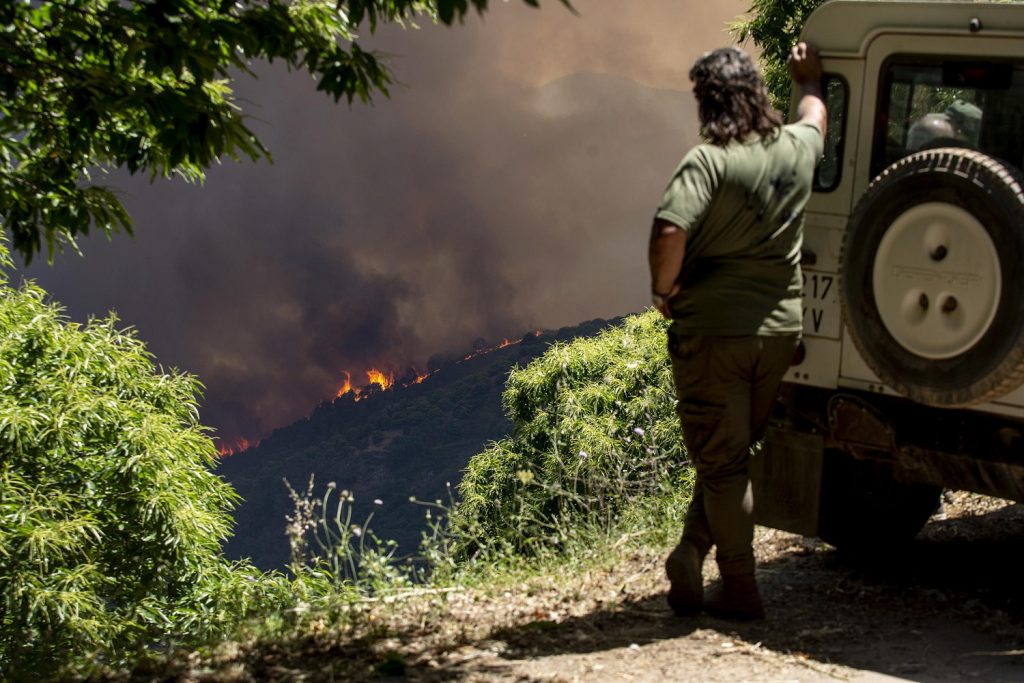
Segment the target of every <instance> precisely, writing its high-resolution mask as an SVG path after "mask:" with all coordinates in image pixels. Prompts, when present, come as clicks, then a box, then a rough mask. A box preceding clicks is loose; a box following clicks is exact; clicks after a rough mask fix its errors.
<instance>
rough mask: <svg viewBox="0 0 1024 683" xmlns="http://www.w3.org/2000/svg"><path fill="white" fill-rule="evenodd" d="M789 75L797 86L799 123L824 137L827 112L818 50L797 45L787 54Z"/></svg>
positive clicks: (801, 44) (804, 45)
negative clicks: (815, 129)
mask: <svg viewBox="0 0 1024 683" xmlns="http://www.w3.org/2000/svg"><path fill="white" fill-rule="evenodd" d="M789 73H790V75H791V76H792V77H793V81H794V82H795V83H796V86H797V97H798V98H799V99H798V101H797V105H796V115H797V117H798V118H799V122H800V123H810V124H811V125H813V126H815V127H816V128H817V129H818V130H819V131H821V136H822V137H823V138H824V137H825V132H826V128H827V127H828V110H827V109H826V108H825V97H824V95H823V94H822V90H821V80H822V71H821V57H819V56H818V48H816V47H814V46H813V45H808V44H807V43H797V44H796V45H794V46H793V49H792V50H790V53H789Z"/></svg>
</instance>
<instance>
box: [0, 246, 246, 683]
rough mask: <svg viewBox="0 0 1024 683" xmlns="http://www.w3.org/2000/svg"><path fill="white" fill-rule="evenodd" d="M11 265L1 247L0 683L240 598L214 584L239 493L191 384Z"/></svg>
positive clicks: (108, 656)
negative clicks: (222, 472) (225, 475)
mask: <svg viewBox="0 0 1024 683" xmlns="http://www.w3.org/2000/svg"><path fill="white" fill-rule="evenodd" d="M9 267H10V262H9V259H8V257H7V252H6V249H5V247H4V245H3V244H2V242H0V678H3V677H4V675H7V676H10V677H12V678H17V677H20V675H22V674H24V673H25V672H26V671H31V672H32V673H33V674H34V675H43V673H44V672H47V671H50V670H56V669H57V668H58V667H60V666H61V665H62V663H64V662H67V661H70V660H71V659H73V658H75V657H79V656H82V655H83V654H84V653H90V654H91V653H99V655H98V656H99V657H100V660H101V661H103V660H106V661H112V660H116V659H117V658H118V657H119V656H122V655H124V654H125V653H126V652H128V651H131V650H138V649H141V648H145V647H148V646H151V645H152V644H153V643H155V642H157V641H158V640H159V639H160V638H161V637H163V636H164V635H165V634H167V633H170V632H173V631H174V630H175V626H176V624H175V621H176V620H181V619H185V620H186V621H187V620H190V619H191V620H192V621H193V622H195V623H194V624H193V626H194V627H195V630H196V631H197V632H202V631H203V630H204V629H205V628H207V627H208V626H209V624H210V623H211V622H210V619H211V618H212V619H213V621H216V620H217V618H218V617H217V616H216V615H213V616H210V615H207V616H206V617H204V616H203V615H202V612H203V609H204V608H203V604H202V603H203V602H204V601H206V602H207V603H209V604H212V603H213V602H217V600H220V601H221V602H222V603H223V598H224V594H225V592H228V593H232V594H233V596H234V597H233V599H236V601H237V600H241V601H242V602H245V601H246V600H247V599H248V597H247V595H246V594H245V591H246V590H247V589H246V588H245V586H244V585H235V586H234V587H232V585H231V584H230V582H228V583H225V581H224V579H225V577H226V576H227V575H228V573H229V572H228V571H227V570H228V569H230V566H229V565H227V564H226V563H225V562H224V561H223V559H222V558H221V557H220V553H219V543H220V541H221V539H222V538H223V537H224V536H225V535H226V534H227V533H228V531H229V527H230V523H231V520H230V517H229V515H228V511H229V509H230V507H231V505H232V503H233V501H234V499H235V495H234V493H233V491H232V490H231V489H230V487H229V486H227V485H226V484H224V483H223V482H222V481H221V480H220V479H219V478H218V477H216V476H215V475H213V474H212V473H211V471H210V466H211V464H212V462H213V458H214V457H215V455H216V450H215V448H214V445H213V443H212V441H211V439H210V438H209V437H208V435H207V433H206V430H205V429H204V428H203V427H202V426H200V424H199V421H198V412H197V396H198V394H199V391H200V388H201V387H200V385H199V383H198V381H197V380H196V379H195V378H193V377H190V376H188V375H184V374H181V373H178V372H168V371H165V370H163V369H162V368H159V367H156V366H155V365H154V363H153V359H152V357H151V356H150V354H149V353H147V352H146V349H145V347H144V345H143V343H142V342H141V341H139V340H138V338H137V337H136V336H135V335H134V334H133V333H132V332H130V331H124V330H119V329H118V327H117V321H116V319H115V318H113V317H112V316H111V317H110V318H107V319H105V320H93V321H90V322H89V323H88V324H85V325H79V324H76V323H73V322H69V321H68V320H67V319H66V318H65V317H64V316H63V315H62V312H61V309H60V308H59V307H58V306H57V305H55V304H53V303H50V302H48V301H47V299H46V295H45V293H44V292H43V291H42V290H41V289H39V288H38V287H36V286H35V285H33V284H31V283H27V284H24V285H22V286H21V287H20V288H14V287H11V286H10V285H8V284H7V277H6V275H5V274H4V273H3V269H5V268H9ZM213 580H216V581H215V582H216V585H214V584H211V583H210V581H213ZM248 583H251V581H250V582H248ZM211 596H220V597H218V598H216V599H214V597H211ZM195 600H198V601H199V602H198V603H195V604H192V603H190V602H189V601H193V602H194V601H195ZM232 618H236V617H232Z"/></svg>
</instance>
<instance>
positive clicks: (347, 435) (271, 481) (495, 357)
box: [217, 319, 617, 570]
mask: <svg viewBox="0 0 1024 683" xmlns="http://www.w3.org/2000/svg"><path fill="white" fill-rule="evenodd" d="M615 322H617V321H606V320H600V319H598V320H591V321H588V322H584V323H581V324H580V325H577V326H574V327H565V328H561V329H559V330H553V331H545V332H542V333H541V334H540V335H539V336H538V335H534V334H532V333H530V334H527V335H525V336H524V337H523V338H522V340H521V342H520V343H517V344H512V345H509V346H506V347H504V348H501V349H497V350H495V351H492V352H490V353H485V354H481V355H477V356H474V357H471V358H469V359H468V360H463V361H459V362H453V363H448V364H446V365H444V366H443V367H442V368H441V369H440V370H439V371H438V372H436V373H435V374H433V375H431V376H430V377H429V378H427V379H426V380H425V381H424V382H423V383H421V384H414V385H412V386H409V387H400V388H396V389H393V390H390V391H384V392H378V393H375V394H373V395H371V396H370V397H369V398H367V399H365V400H362V401H359V402H355V401H353V400H352V399H351V398H349V397H347V396H346V397H342V398H339V399H337V400H335V401H334V402H331V403H325V404H322V405H320V406H319V407H317V409H316V410H315V411H314V412H313V413H312V415H310V416H309V417H308V418H306V419H304V420H301V421H299V422H296V423H294V424H292V425H290V426H288V427H284V428H282V429H278V430H276V431H275V432H274V433H273V434H271V436H270V437H268V438H267V439H265V440H264V441H263V442H262V443H261V444H260V445H259V446H257V447H256V448H251V449H249V450H247V451H244V452H242V453H239V454H237V455H233V456H229V457H226V458H224V459H223V460H222V461H221V463H220V465H219V466H218V469H217V472H218V474H220V475H221V476H223V477H224V478H225V479H226V480H227V481H228V482H229V483H231V484H232V485H233V486H234V487H235V489H236V491H238V493H239V494H240V495H241V496H242V498H243V500H244V502H243V503H242V504H241V506H240V507H239V508H238V509H237V510H236V511H235V520H236V527H235V534H234V536H233V537H232V538H231V539H230V540H229V541H228V543H227V544H226V546H225V553H226V554H227V555H228V556H229V557H231V558H245V557H248V558H251V559H252V561H253V563H254V564H255V565H256V566H258V567H260V568H261V569H267V570H268V569H280V568H282V567H284V566H285V564H287V562H288V554H289V549H288V542H287V539H286V536H285V525H286V520H285V517H286V515H288V514H290V513H291V512H292V510H293V503H292V501H291V499H290V497H289V494H288V491H287V488H286V487H285V485H284V480H287V481H288V482H290V484H291V485H292V487H293V488H295V489H296V490H304V489H305V486H306V483H307V482H308V480H309V477H310V475H313V476H314V477H315V481H316V491H315V495H317V496H319V495H322V493H323V492H324V491H325V486H326V485H327V484H328V483H329V482H334V483H335V484H336V486H337V488H338V489H339V490H347V491H350V492H351V493H352V494H353V495H354V497H355V506H354V515H353V521H356V522H357V523H362V522H363V521H364V520H365V519H366V518H367V516H368V515H369V514H371V513H373V519H372V520H371V523H370V525H369V526H370V528H371V529H372V530H373V531H374V533H376V534H377V535H378V536H379V537H380V538H382V539H392V540H394V541H396V542H397V543H398V555H399V556H402V555H410V554H412V553H414V552H415V551H416V549H417V547H418V545H419V540H420V537H421V533H422V532H423V531H424V530H425V529H426V524H425V519H424V515H425V509H424V508H423V506H421V505H417V504H415V503H412V502H410V500H409V498H410V497H413V496H414V497H415V498H416V499H417V500H421V501H434V500H438V499H440V500H442V501H444V502H445V503H447V502H448V496H449V493H448V489H447V484H449V483H450V484H451V486H452V487H453V488H454V487H455V486H456V485H457V484H458V482H459V480H460V479H461V476H462V470H463V468H465V466H466V464H467V462H468V461H469V459H470V457H472V456H473V455H474V454H476V453H479V452H480V451H481V450H482V449H483V447H484V446H485V445H486V444H487V443H489V442H491V441H496V440H499V439H502V438H504V437H505V436H507V435H508V433H509V431H510V429H511V423H510V422H509V420H508V418H507V417H506V416H505V414H504V412H503V411H502V407H501V394H502V391H503V390H504V388H505V380H506V379H507V377H508V374H509V372H510V371H511V370H512V368H514V367H518V366H522V365H525V364H526V363H527V362H529V361H530V360H532V359H534V358H536V357H537V356H539V355H541V354H542V353H543V352H544V351H545V350H547V348H548V347H549V346H550V345H551V344H552V343H554V342H559V341H569V340H572V339H575V338H578V337H590V336H593V335H595V334H597V333H598V332H600V331H601V330H603V329H605V328H607V327H608V326H609V325H611V324H614V323H615ZM374 500H379V501H381V504H374ZM331 512H332V514H333V510H331Z"/></svg>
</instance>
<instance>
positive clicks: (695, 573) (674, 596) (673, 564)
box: [665, 541, 704, 616]
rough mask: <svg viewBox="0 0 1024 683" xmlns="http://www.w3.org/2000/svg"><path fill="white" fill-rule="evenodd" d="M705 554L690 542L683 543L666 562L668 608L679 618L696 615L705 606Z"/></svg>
mask: <svg viewBox="0 0 1024 683" xmlns="http://www.w3.org/2000/svg"><path fill="white" fill-rule="evenodd" d="M703 566H704V554H703V553H701V552H700V551H699V550H697V547H696V546H694V545H693V544H692V543H690V542H688V541H681V542H680V543H679V545H677V546H676V547H675V550H673V551H672V552H671V553H670V554H669V556H668V559H666V560H665V573H666V574H667V575H668V580H669V583H670V584H671V585H670V587H669V589H668V596H666V597H667V599H668V606H669V607H671V608H672V611H673V612H675V613H676V615H677V616H684V615H687V614H696V613H697V612H700V610H701V608H702V607H703V605H704V579H703V577H702V576H701V569H702V568H703Z"/></svg>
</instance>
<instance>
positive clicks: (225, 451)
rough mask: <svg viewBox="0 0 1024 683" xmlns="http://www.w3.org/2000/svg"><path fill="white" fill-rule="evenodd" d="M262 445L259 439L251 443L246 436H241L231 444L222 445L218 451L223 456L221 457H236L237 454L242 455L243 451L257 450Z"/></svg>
mask: <svg viewBox="0 0 1024 683" xmlns="http://www.w3.org/2000/svg"><path fill="white" fill-rule="evenodd" d="M259 445H260V440H259V439H253V440H252V441H250V440H249V439H247V438H245V437H244V436H240V437H238V438H237V439H235V440H233V441H231V442H230V443H221V444H220V447H219V448H218V449H217V451H218V452H219V453H220V454H221V457H223V456H226V455H234V454H235V453H241V452H242V451H245V450H248V449H250V448H256V447H257V446H259Z"/></svg>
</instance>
